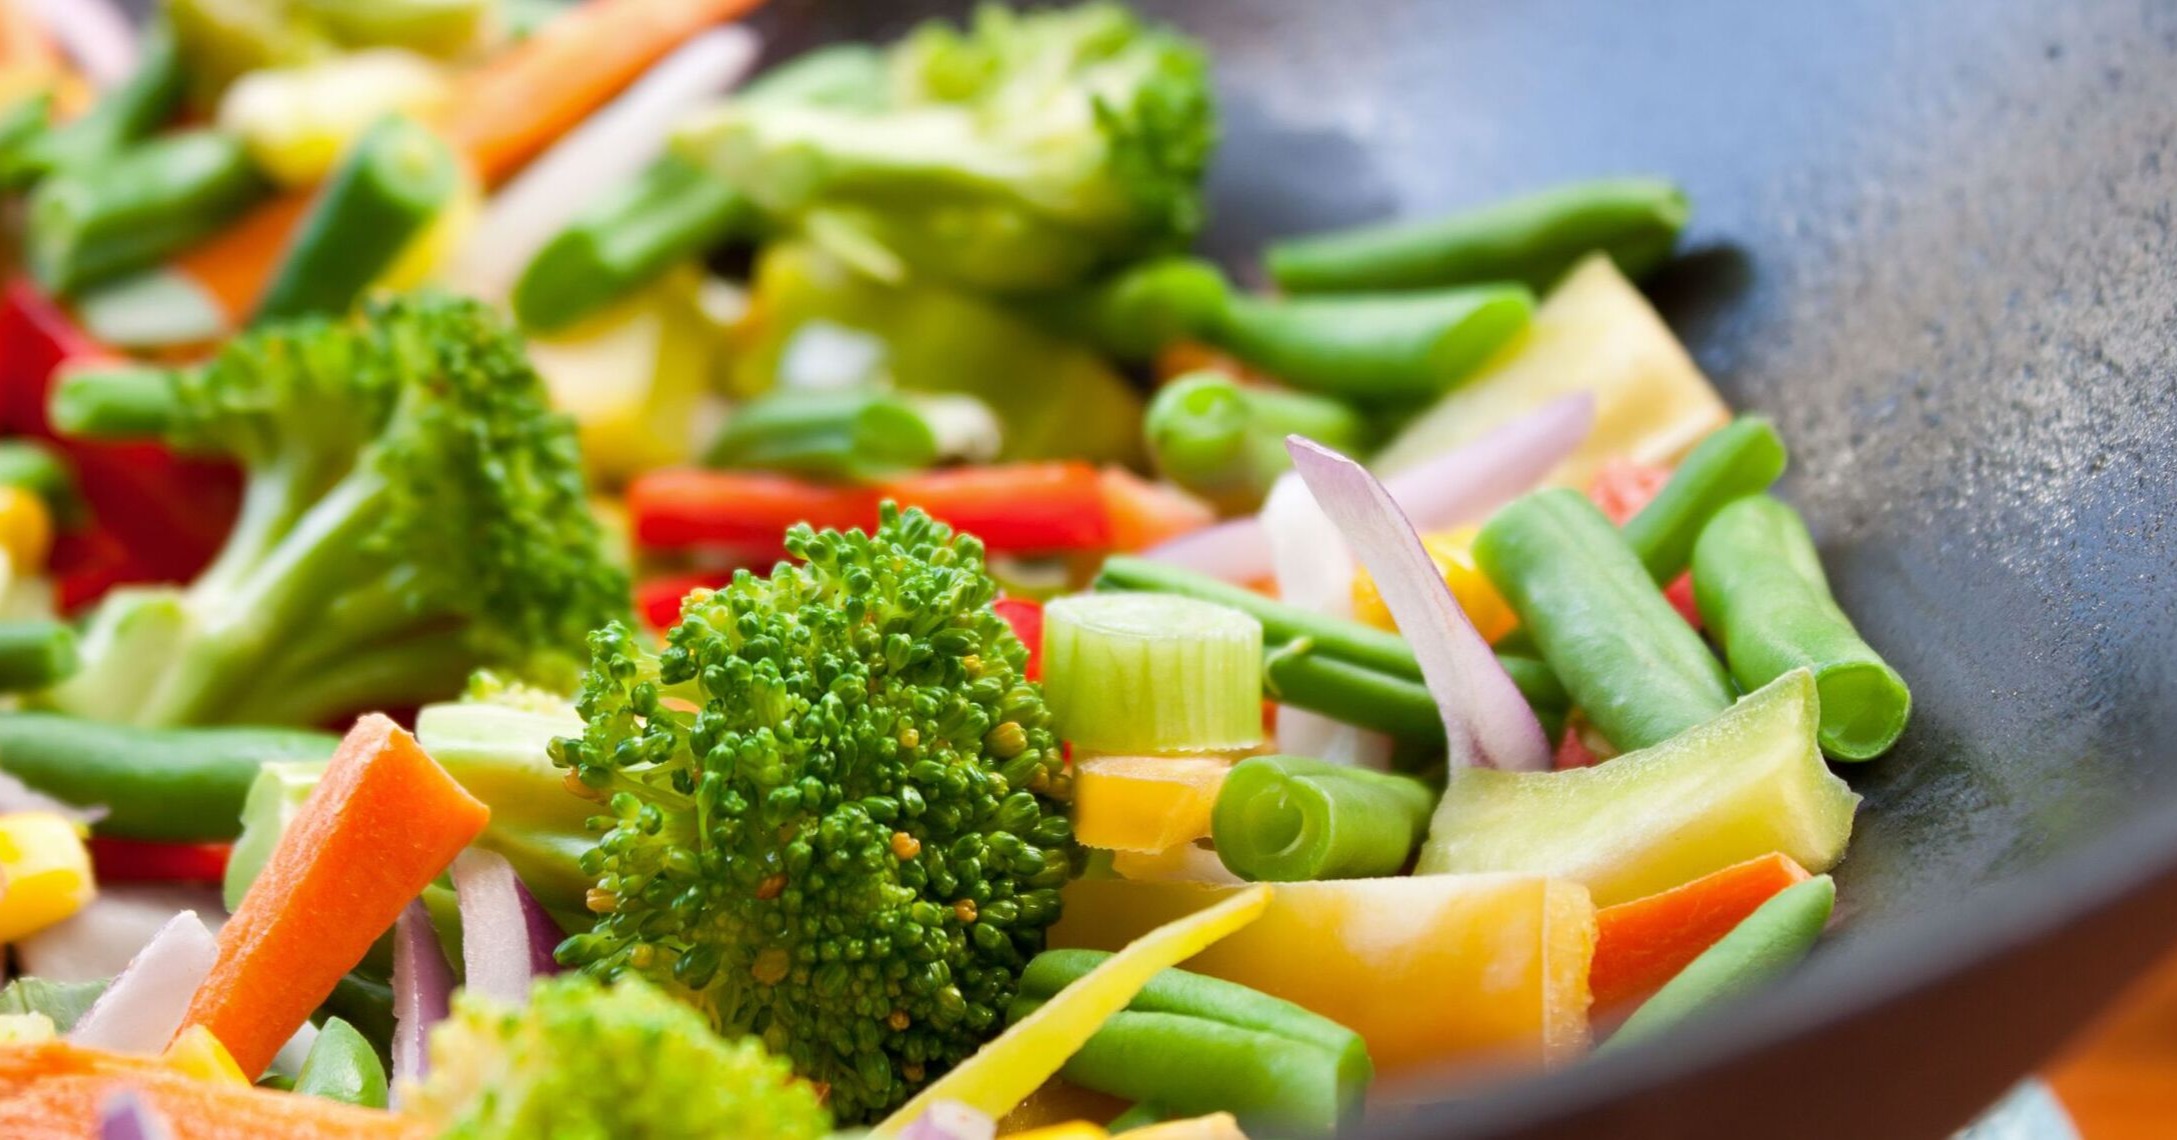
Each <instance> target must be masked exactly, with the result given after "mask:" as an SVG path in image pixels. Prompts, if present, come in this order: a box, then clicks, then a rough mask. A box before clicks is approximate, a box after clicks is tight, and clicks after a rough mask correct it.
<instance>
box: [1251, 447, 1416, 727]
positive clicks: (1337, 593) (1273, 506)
mask: <svg viewBox="0 0 2177 1140" xmlns="http://www.w3.org/2000/svg"><path fill="white" fill-rule="evenodd" d="M1258 517H1259V518H1260V519H1261V522H1262V531H1263V535H1264V537H1265V538H1267V539H1268V540H1269V543H1270V562H1271V568H1272V571H1273V573H1274V575H1275V577H1276V578H1277V588H1278V597H1279V599H1281V600H1282V601H1284V602H1286V603H1288V604H1290V605H1295V606H1300V607H1302V608H1305V609H1309V610H1313V611H1314V612H1316V613H1319V614H1327V615H1329V616H1331V617H1341V618H1343V617H1352V616H1353V554H1352V552H1351V551H1348V550H1347V549H1346V544H1345V538H1344V536H1342V535H1340V534H1339V533H1338V528H1337V526H1336V525H1335V524H1333V523H1332V522H1331V521H1330V516H1328V515H1326V514H1324V513H1323V508H1322V507H1320V506H1318V505H1316V502H1315V496H1314V494H1312V493H1311V492H1309V490H1308V485H1307V484H1306V483H1304V482H1302V481H1301V479H1300V477H1299V476H1298V475H1295V474H1293V473H1291V472H1287V473H1286V474H1284V475H1281V476H1279V477H1278V480H1277V482H1275V483H1273V484H1272V485H1271V487H1270V495H1269V497H1268V498H1267V499H1265V500H1264V501H1263V504H1262V513H1261V514H1260V516H1258ZM1277 747H1278V751H1280V752H1285V753H1289V754H1291V755H1294V756H1312V757H1315V758H1317V759H1319V760H1328V761H1330V762H1332V763H1334V764H1354V765H1358V766H1360V767H1365V768H1382V767H1386V766H1388V765H1389V763H1390V759H1391V738H1390V737H1388V736H1386V735H1384V734H1383V733H1380V732H1371V731H1369V730H1368V729H1365V728H1360V727H1358V726H1356V725H1350V724H1346V723H1344V722H1343V721H1339V720H1335V719H1333V718H1331V717H1327V716H1324V715H1322V714H1321V713H1316V712H1310V711H1308V710H1307V709H1302V708H1294V707H1293V706H1291V705H1285V706H1281V707H1280V708H1279V709H1278V714H1277Z"/></svg>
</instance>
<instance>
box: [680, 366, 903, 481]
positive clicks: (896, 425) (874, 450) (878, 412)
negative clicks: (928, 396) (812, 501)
mask: <svg viewBox="0 0 2177 1140" xmlns="http://www.w3.org/2000/svg"><path fill="white" fill-rule="evenodd" d="M937 457H938V443H937V433H936V432H935V431H934V430H932V429H931V426H930V423H929V421H928V420H926V419H924V418H923V416H922V413H921V412H920V411H919V410H917V409H916V407H915V405H914V404H913V403H912V402H911V401H910V400H908V399H907V398H905V397H902V396H898V395H894V394H892V393H890V392H883V391H876V390H872V389H856V390H850V391H834V392H794V391H784V392H772V393H769V394H766V395H763V396H759V397H757V398H756V399H753V400H750V401H748V402H747V403H745V404H742V405H741V406H740V407H738V408H735V409H734V411H733V415H732V416H731V417H730V418H729V419H728V420H727V421H726V426H725V430H724V431H722V432H720V433H719V436H718V439H717V441H716V442H714V443H712V444H711V448H710V452H709V453H708V455H707V456H706V457H705V460H704V461H705V462H706V463H708V464H709V465H710V466H712V467H745V468H754V469H758V470H768V471H791V472H794V473H796V474H801V475H814V476H819V477H825V478H834V479H850V480H854V481H857V482H864V483H868V482H875V481H877V480H880V479H885V478H889V477H891V476H894V475H900V474H904V473H906V472H910V471H919V470H921V469H923V468H925V467H928V466H930V465H931V464H933V463H935V462H937Z"/></svg>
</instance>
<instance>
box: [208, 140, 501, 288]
mask: <svg viewBox="0 0 2177 1140" xmlns="http://www.w3.org/2000/svg"><path fill="white" fill-rule="evenodd" d="M460 182H461V174H460V162H459V160H458V159H456V158H455V157H454V153H453V150H452V148H451V147H448V146H447V145H446V143H445V141H444V140H443V139H441V138H439V136H438V135H437V134H436V133H435V132H432V131H430V130H427V129H425V128H424V127H423V126H422V125H421V124H419V123H417V122H415V121H414V120H412V119H408V118H405V117H402V116H400V115H388V116H387V117H385V118H383V119H380V120H378V122H376V123H375V124H373V125H372V126H371V128H370V129H369V130H367V131H365V132H363V136H362V137H361V138H359V139H357V140H356V141H355V145H353V146H351V147H349V148H348V153H347V154H346V155H344V156H343V157H342V158H341V160H340V165H339V166H337V167H335V168H334V170H333V172H332V174H331V176H330V177H329V178H327V180H326V182H325V186H324V188H323V189H321V190H319V191H318V193H317V197H316V198H314V199H313V200H312V201H311V203H310V208H309V212H308V213H306V214H304V215H303V219H302V223H301V224H300V225H299V226H298V227H297V228H296V230H295V236H294V239H293V240H292V241H290V242H289V243H288V245H287V248H286V249H285V250H284V251H282V252H281V254H280V260H279V264H278V267H277V268H276V269H275V270H274V271H273V274H272V281H271V283H270V284H268V285H267V286H266V287H265V291H264V296H263V297H261V298H260V299H259V300H258V302H257V311H256V313H255V314H254V315H253V316H252V317H251V321H252V323H255V324H263V323H264V322H266V321H279V320H287V319H289V318H292V317H300V316H309V315H325V316H338V315H340V314H343V313H346V312H347V311H348V310H349V309H350V308H351V307H353V306H354V304H355V302H356V299H357V298H359V297H361V296H362V295H363V291H364V290H365V289H368V288H369V287H370V285H371V283H372V282H373V281H376V280H377V279H378V278H379V277H381V276H383V275H384V274H385V271H386V269H387V268H388V267H389V266H391V265H392V264H393V262H394V261H395V260H396V259H398V258H399V257H400V255H401V253H402V251H404V250H405V249H407V248H408V246H409V243H410V242H412V241H413V240H414V239H415V238H416V236H417V235H419V234H421V233H422V232H423V231H424V230H425V229H426V228H427V227H428V226H430V224H431V221H432V219H434V218H435V217H437V216H438V213H439V211H440V210H441V209H443V208H445V205H446V203H447V202H448V201H450V200H451V199H452V198H453V196H454V191H455V190H456V188H457V187H458V186H459V185H460Z"/></svg>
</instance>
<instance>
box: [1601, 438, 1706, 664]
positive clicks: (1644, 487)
mask: <svg viewBox="0 0 2177 1140" xmlns="http://www.w3.org/2000/svg"><path fill="white" fill-rule="evenodd" d="M1670 479H1671V471H1670V468H1668V467H1658V466H1655V465H1653V464H1647V463H1635V462H1633V461H1632V460H1630V459H1613V460H1611V461H1609V462H1607V463H1605V464H1603V465H1602V467H1601V468H1600V469H1599V470H1597V471H1596V472H1595V477H1594V478H1593V479H1591V480H1589V481H1588V485H1587V497H1588V498H1590V499H1592V500H1594V502H1595V505H1596V506H1597V507H1600V508H1602V513H1603V514H1605V515H1608V516H1609V517H1610V521H1611V522H1613V523H1616V524H1617V525H1619V526H1624V525H1625V520H1627V519H1630V518H1632V517H1633V516H1634V515H1637V514H1639V513H1640V508H1642V507H1645V506H1647V505H1648V500H1650V499H1653V498H1655V495H1656V492H1658V491H1661V490H1662V489H1663V484H1665V483H1668V482H1670ZM1663 596H1664V597H1665V598H1668V599H1670V603H1671V608H1672V609H1675V610H1677V611H1678V616H1680V617H1682V618H1685V619H1686V624H1688V625H1691V626H1692V627H1693V628H1695V629H1699V628H1701V611H1700V609H1699V608H1698V607H1696V606H1695V605H1694V604H1693V575H1691V574H1690V573H1689V574H1680V575H1679V576H1678V577H1677V578H1676V579H1674V580H1673V581H1672V582H1671V584H1670V585H1668V586H1666V587H1664V588H1663Z"/></svg>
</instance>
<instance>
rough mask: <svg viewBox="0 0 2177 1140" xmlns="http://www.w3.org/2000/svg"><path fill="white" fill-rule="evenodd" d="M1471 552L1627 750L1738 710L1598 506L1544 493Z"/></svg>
mask: <svg viewBox="0 0 2177 1140" xmlns="http://www.w3.org/2000/svg"><path fill="white" fill-rule="evenodd" d="M1474 558H1475V561H1476V562H1477V563H1478V564H1479V565H1480V566H1481V569H1482V572H1483V573H1485V574H1487V575H1488V576H1489V580H1490V582H1491V583H1492V584H1493V585H1495V586H1496V588H1497V592H1498V593H1500V594H1502V595H1503V596H1504V600H1505V601H1506V602H1507V603H1509V604H1510V605H1511V607H1512V610H1513V612H1515V613H1517V614H1518V615H1519V624H1520V627H1521V628H1522V629H1524V630H1526V631H1527V632H1528V634H1529V635H1530V636H1531V637H1532V638H1533V639H1534V643H1535V644H1536V645H1537V646H1539V647H1540V648H1541V650H1542V658H1543V660H1544V661H1547V662H1548V663H1549V666H1550V669H1551V670H1552V671H1553V672H1555V673H1556V674H1557V676H1558V678H1559V680H1561V681H1562V682H1563V683H1564V686H1565V691H1566V693H1567V694H1569V695H1570V696H1571V698H1572V703H1573V704H1575V705H1577V706H1578V707H1579V708H1581V709H1582V710H1584V711H1585V712H1586V714H1587V717H1588V721H1589V722H1590V723H1592V724H1593V725H1594V726H1595V727H1596V728H1597V729H1600V730H1601V731H1602V734H1603V735H1604V736H1605V737H1607V738H1609V740H1610V743H1611V744H1613V745H1615V746H1616V747H1617V748H1618V749H1620V750H1621V751H1626V752H1630V751H1632V750H1634V749H1637V748H1646V747H1648V746H1649V745H1651V744H1657V743H1660V742H1662V741H1664V740H1667V739H1669V738H1670V737H1673V736H1676V735H1677V734H1679V733H1680V732H1683V731H1685V730H1686V729H1689V728H1692V727H1693V726H1694V725H1697V724H1700V723H1702V722H1704V721H1706V720H1708V719H1709V718H1710V717H1713V716H1715V715H1716V714H1717V713H1720V712H1722V711H1723V710H1725V709H1727V708H1730V707H1731V702H1732V697H1733V694H1732V690H1731V683H1730V679H1729V678H1728V677H1727V676H1726V675H1725V674H1724V670H1723V666H1722V664H1721V663H1720V662H1718V661H1717V660H1716V655H1715V654H1714V653H1711V652H1710V651H1709V648H1708V646H1707V645H1705V644H1703V643H1702V641H1701V637H1700V635H1699V634H1697V633H1695V632H1693V628H1692V627H1691V626H1689V625H1687V624H1686V622H1685V619H1683V618H1681V617H1679V616H1678V613H1677V611H1675V610H1673V609H1672V608H1671V604H1670V603H1669V602H1668V601H1666V600H1664V597H1663V594H1662V591H1660V590H1659V589H1657V588H1656V585H1655V583H1654V581H1652V580H1651V579H1650V578H1649V577H1648V572H1647V569H1646V568H1645V567H1643V566H1642V565H1641V564H1640V559H1639V558H1638V557H1636V556H1635V555H1634V554H1633V550H1632V548H1631V547H1629V546H1627V545H1626V544H1625V540H1624V538H1623V537H1622V536H1621V535H1620V534H1619V533H1618V528H1616V527H1614V526H1612V525H1610V520H1609V519H1607V518H1605V517H1603V513H1602V512H1601V511H1600V510H1597V509H1596V507H1595V504H1593V503H1591V502H1589V501H1588V500H1587V497H1586V496H1584V495H1581V494H1580V493H1579V492H1577V491H1572V490H1566V489H1563V488H1559V489H1555V490H1549V491H1539V492H1536V493H1534V494H1530V495H1527V496H1525V497H1523V498H1520V499H1517V500H1515V501H1513V502H1512V503H1511V504H1509V505H1508V506H1506V507H1504V508H1503V509H1502V510H1500V511H1498V512H1497V513H1496V515H1495V516H1494V517H1492V518H1491V519H1490V520H1489V522H1488V523H1487V524H1486V525H1484V526H1483V527H1482V530H1481V534H1480V535H1478V536H1477V537H1476V538H1475V541H1474Z"/></svg>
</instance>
